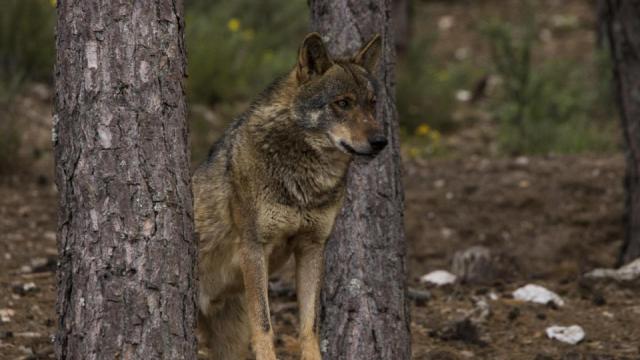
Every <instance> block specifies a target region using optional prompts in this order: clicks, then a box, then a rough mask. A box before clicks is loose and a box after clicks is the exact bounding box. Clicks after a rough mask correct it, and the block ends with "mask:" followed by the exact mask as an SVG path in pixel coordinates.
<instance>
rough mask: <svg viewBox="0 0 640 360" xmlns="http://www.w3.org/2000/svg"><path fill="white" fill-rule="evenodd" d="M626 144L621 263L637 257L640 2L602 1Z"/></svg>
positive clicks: (639, 228) (639, 226)
mask: <svg viewBox="0 0 640 360" xmlns="http://www.w3.org/2000/svg"><path fill="white" fill-rule="evenodd" d="M599 18H600V22H601V24H602V23H604V24H605V25H604V26H605V27H606V33H607V35H608V40H609V46H610V49H611V56H612V59H613V64H614V74H615V83H616V89H617V92H616V96H617V99H618V106H619V108H620V119H621V120H622V130H623V134H624V141H625V153H626V159H627V168H626V174H625V182H624V183H625V188H626V202H625V217H624V224H625V239H624V244H623V246H622V251H621V253H620V263H621V264H622V263H627V262H629V261H631V260H633V259H635V258H638V257H640V2H638V1H623V0H601V3H600V6H599Z"/></svg>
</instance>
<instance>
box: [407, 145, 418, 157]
mask: <svg viewBox="0 0 640 360" xmlns="http://www.w3.org/2000/svg"><path fill="white" fill-rule="evenodd" d="M419 155H420V150H419V149H418V148H417V147H415V146H412V147H410V148H409V156H410V157H412V158H415V157H418V156H419Z"/></svg>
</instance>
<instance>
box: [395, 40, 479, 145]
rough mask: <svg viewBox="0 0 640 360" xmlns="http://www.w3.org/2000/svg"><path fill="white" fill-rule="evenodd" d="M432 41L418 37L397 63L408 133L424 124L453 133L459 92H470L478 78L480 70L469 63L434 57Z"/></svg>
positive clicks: (400, 108)
mask: <svg viewBox="0 0 640 360" xmlns="http://www.w3.org/2000/svg"><path fill="white" fill-rule="evenodd" d="M432 42H433V39H432V38H429V37H427V36H424V35H422V36H420V35H419V34H416V36H415V38H414V39H412V41H411V42H410V44H409V48H408V50H407V53H406V54H405V56H404V58H402V59H399V62H398V67H397V73H398V84H397V97H396V98H397V106H398V113H399V115H400V126H401V127H402V128H404V130H405V131H406V132H407V134H413V133H414V132H415V130H416V129H417V128H418V127H419V126H421V125H424V124H428V125H429V126H430V127H432V128H434V129H437V130H439V131H449V130H453V129H454V128H455V127H456V124H455V123H454V122H453V121H452V115H453V112H454V109H455V107H456V106H457V100H456V92H457V91H458V90H461V89H468V88H469V87H470V85H471V84H472V83H473V81H474V79H478V78H479V76H478V72H477V70H475V69H474V68H473V67H471V66H470V65H469V64H467V63H464V62H451V61H443V60H442V59H437V58H435V57H434V56H432V55H431V47H432V46H431V44H432Z"/></svg>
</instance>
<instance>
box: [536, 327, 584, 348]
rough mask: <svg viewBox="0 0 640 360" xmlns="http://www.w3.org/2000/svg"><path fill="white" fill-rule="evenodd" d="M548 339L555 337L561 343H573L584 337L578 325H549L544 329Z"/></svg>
mask: <svg viewBox="0 0 640 360" xmlns="http://www.w3.org/2000/svg"><path fill="white" fill-rule="evenodd" d="M546 333H547V337H548V338H549V339H556V340H558V341H561V342H563V343H567V344H571V345H575V344H577V343H579V342H580V341H582V340H583V339H584V336H585V333H584V330H582V328H581V327H580V326H578V325H572V326H557V325H554V326H550V327H548V328H547V330H546Z"/></svg>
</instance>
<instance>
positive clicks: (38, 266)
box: [30, 256, 58, 273]
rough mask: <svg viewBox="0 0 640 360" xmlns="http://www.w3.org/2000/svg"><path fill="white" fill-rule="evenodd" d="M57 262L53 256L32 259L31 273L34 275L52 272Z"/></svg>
mask: <svg viewBox="0 0 640 360" xmlns="http://www.w3.org/2000/svg"><path fill="white" fill-rule="evenodd" d="M57 261H58V260H57V258H56V257H55V256H49V257H46V258H43V257H38V258H34V259H32V260H31V265H30V266H31V271H32V272H34V273H40V272H54V271H55V270H56V264H57Z"/></svg>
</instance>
